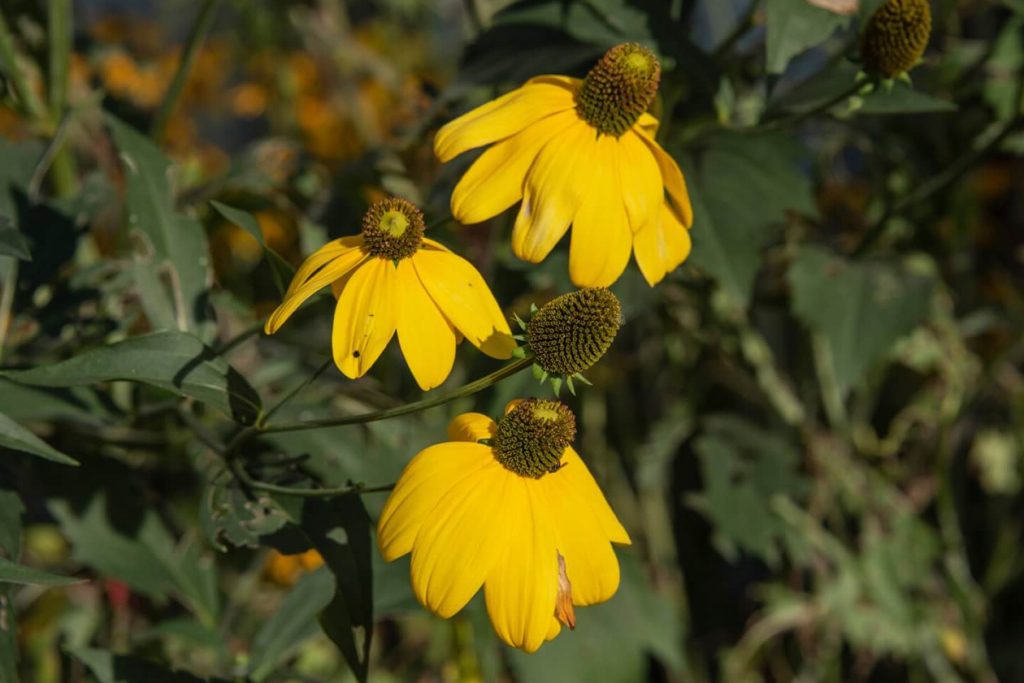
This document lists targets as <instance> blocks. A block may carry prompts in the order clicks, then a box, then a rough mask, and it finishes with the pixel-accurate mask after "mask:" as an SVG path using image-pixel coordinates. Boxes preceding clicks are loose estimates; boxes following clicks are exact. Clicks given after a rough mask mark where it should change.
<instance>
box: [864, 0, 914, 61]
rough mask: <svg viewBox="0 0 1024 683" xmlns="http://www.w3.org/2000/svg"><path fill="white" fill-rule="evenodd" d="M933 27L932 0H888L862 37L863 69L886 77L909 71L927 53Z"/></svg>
mask: <svg viewBox="0 0 1024 683" xmlns="http://www.w3.org/2000/svg"><path fill="white" fill-rule="evenodd" d="M931 31H932V8H931V5H930V4H929V0H887V2H886V3H885V4H883V5H882V6H881V7H879V8H878V10H877V11H876V12H875V13H874V14H873V15H872V16H871V19H870V20H869V21H868V25H867V27H866V28H865V29H864V35H863V36H862V37H861V47H860V51H861V58H862V59H863V60H864V70H865V71H867V72H868V73H870V74H872V75H875V76H881V77H883V78H894V77H896V76H899V75H900V74H902V73H903V72H905V71H908V70H909V69H910V68H911V67H913V66H914V64H916V63H917V60H919V59H920V58H921V55H923V54H924V50H925V48H926V47H928V37H929V35H931Z"/></svg>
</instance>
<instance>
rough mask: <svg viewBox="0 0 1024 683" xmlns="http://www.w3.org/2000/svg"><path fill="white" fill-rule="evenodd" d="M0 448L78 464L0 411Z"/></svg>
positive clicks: (63, 462)
mask: <svg viewBox="0 0 1024 683" xmlns="http://www.w3.org/2000/svg"><path fill="white" fill-rule="evenodd" d="M0 448H10V449H12V450H15V451H21V452H22V453H28V454H29V455H37V456H39V457H40V458H45V459H46V460H52V461H53V462H59V463H60V464H62V465H77V464H78V461H77V460H75V459H74V458H70V457H68V456H66V455H64V454H63V453H61V452H60V451H58V450H57V449H55V448H53V447H52V446H50V445H49V444H47V443H46V442H45V441H43V440H42V439H40V438H39V437H38V436H36V435H35V434H33V433H32V432H30V431H28V430H27V429H25V428H24V427H22V426H21V425H19V424H18V423H17V422H15V421H14V420H12V419H11V418H9V417H7V416H6V415H4V414H3V413H0Z"/></svg>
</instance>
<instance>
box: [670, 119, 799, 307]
mask: <svg viewBox="0 0 1024 683" xmlns="http://www.w3.org/2000/svg"><path fill="white" fill-rule="evenodd" d="M802 155H803V150H802V149H801V148H800V147H799V146H797V145H795V144H794V143H793V141H792V140H790V139H789V138H787V137H785V136H780V135H767V136H757V137H754V136H742V135H719V136H716V137H714V138H712V139H711V140H710V141H709V144H708V148H707V151H706V152H705V154H704V156H703V158H702V163H701V164H700V167H699V169H697V173H691V174H690V175H689V177H688V182H689V184H690V188H691V190H692V191H691V197H692V201H693V212H694V221H693V232H692V236H693V256H692V257H691V260H690V262H691V263H692V264H693V265H695V266H697V267H699V268H703V269H704V270H706V271H707V272H708V273H710V274H711V275H712V276H714V277H715V279H717V280H718V282H719V284H720V285H721V286H722V287H723V288H725V289H726V290H727V291H729V292H730V293H731V294H732V295H733V296H735V297H736V298H737V299H738V300H739V301H741V302H746V300H747V299H748V297H749V296H750V288H751V285H752V284H753V282H754V276H755V275H756V274H757V270H758V268H759V267H760V263H761V248H762V247H763V246H764V245H765V244H766V243H767V242H768V241H770V240H771V239H772V237H773V235H775V234H777V233H778V229H777V228H778V225H780V224H781V222H782V221H783V219H784V218H785V215H786V211H787V210H793V211H797V212H800V213H804V214H813V213H814V212H815V205H814V198H813V196H812V194H811V184H810V179H809V178H808V177H807V175H806V173H804V172H803V171H801V170H800V168H799V163H800V161H801V158H802Z"/></svg>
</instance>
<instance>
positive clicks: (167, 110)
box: [150, 0, 220, 140]
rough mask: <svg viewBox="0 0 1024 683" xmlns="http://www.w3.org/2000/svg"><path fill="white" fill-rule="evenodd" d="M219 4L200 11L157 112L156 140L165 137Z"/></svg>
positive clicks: (213, 0) (216, 0) (208, 3)
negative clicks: (168, 124)
mask: <svg viewBox="0 0 1024 683" xmlns="http://www.w3.org/2000/svg"><path fill="white" fill-rule="evenodd" d="M218 4H220V0H205V1H204V2H203V6H202V8H201V9H200V10H199V16H198V17H196V23H195V24H194V25H193V26H192V33H191V34H190V35H189V37H188V43H187V44H186V45H185V52H184V53H183V54H182V56H181V63H180V64H178V70H177V72H175V74H174V78H173V80H171V85H170V86H169V87H168V88H167V93H166V94H165V95H164V100H163V102H162V103H161V104H160V110H159V111H158V112H157V115H156V118H155V119H154V120H153V127H152V129H151V130H150V134H151V136H152V137H153V139H154V140H160V139H161V138H162V137H163V136H164V131H165V130H166V129H167V123H168V122H169V121H170V119H171V115H172V114H173V113H174V110H175V108H176V107H177V106H178V100H180V99H181V93H182V91H183V90H184V89H185V83H186V82H187V81H188V77H189V74H190V73H191V71H192V65H193V64H194V63H195V61H196V57H197V56H198V54H199V48H200V46H201V45H202V44H203V41H204V40H205V39H206V34H207V33H209V31H210V26H211V25H212V24H213V16H214V10H215V9H217V5H218Z"/></svg>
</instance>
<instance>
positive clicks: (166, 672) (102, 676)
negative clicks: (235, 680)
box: [72, 649, 220, 683]
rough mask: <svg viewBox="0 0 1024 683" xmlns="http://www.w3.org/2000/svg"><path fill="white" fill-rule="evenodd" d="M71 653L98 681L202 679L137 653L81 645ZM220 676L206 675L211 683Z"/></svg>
mask: <svg viewBox="0 0 1024 683" xmlns="http://www.w3.org/2000/svg"><path fill="white" fill-rule="evenodd" d="M72 654H73V655H74V656H75V657H77V658H78V659H79V660H81V661H82V663H84V664H85V665H86V666H87V667H89V670H90V671H91V672H92V674H93V675H94V676H95V677H96V680H97V681H98V682H99V683H204V681H203V679H201V678H197V677H196V676H193V675H192V674H190V673H185V672H183V671H171V670H170V669H165V668H164V667H163V666H160V665H159V664H154V663H152V662H148V661H146V660H145V659H139V658H138V657H127V656H124V655H115V654H114V653H113V652H110V651H109V650H99V649H81V650H74V651H73V652H72ZM216 680H220V679H208V680H207V681H206V683H212V681H216Z"/></svg>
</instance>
